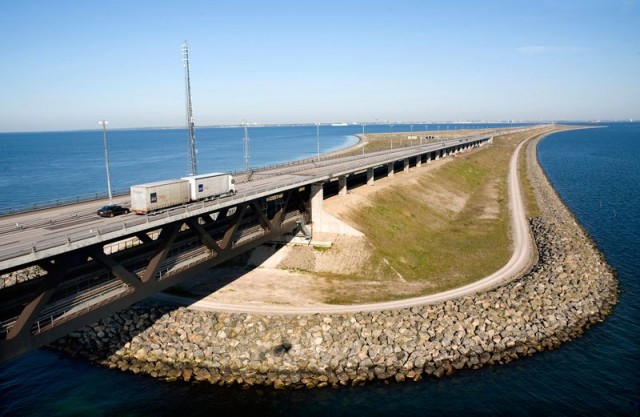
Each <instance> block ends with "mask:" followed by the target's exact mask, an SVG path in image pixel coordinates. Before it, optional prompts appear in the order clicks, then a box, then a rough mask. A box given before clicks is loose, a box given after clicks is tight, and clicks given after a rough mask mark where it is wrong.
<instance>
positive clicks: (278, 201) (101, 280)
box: [0, 127, 535, 361]
mask: <svg viewBox="0 0 640 417" xmlns="http://www.w3.org/2000/svg"><path fill="white" fill-rule="evenodd" d="M532 128H535V127H532ZM532 128H528V129H532ZM519 130H523V129H516V130H513V129H511V130H500V131H497V132H493V133H491V134H483V135H476V136H467V137H463V138H455V139H447V140H443V141H440V142H436V143H433V142H431V143H425V144H420V145H415V146H409V147H403V148H398V149H392V150H386V151H378V152H372V153H367V154H363V155H357V156H343V157H337V158H332V159H324V160H323V159H318V160H307V161H303V162H299V163H292V164H286V165H280V166H277V167H272V168H265V169H261V170H259V171H256V172H255V173H253V175H252V176H251V177H250V178H247V177H246V176H240V177H238V183H237V194H236V195H235V196H230V197H225V198H220V199H217V200H214V201H199V202H193V203H190V204H186V205H182V206H178V207H174V208H171V209H167V210H166V211H164V212H162V213H160V214H156V215H134V214H130V215H125V216H120V217H116V218H109V219H104V218H100V217H97V216H96V214H95V209H96V206H97V204H96V202H91V203H80V204H73V205H69V206H64V207H56V208H51V209H47V210H43V211H32V212H26V213H22V214H17V215H11V216H5V217H2V218H0V361H5V360H8V359H11V358H13V357H16V356H18V355H20V354H22V353H24V352H27V351H29V350H32V349H35V348H38V347H41V346H44V345H46V344H48V343H51V342H53V341H55V340H56V339H58V338H60V337H62V336H65V335H67V334H69V333H71V332H73V331H74V330H77V329H79V328H81V327H82V326H85V325H87V324H90V323H93V322H95V321H97V320H98V319H100V318H102V317H105V316H108V315H110V314H114V313H116V312H117V311H119V310H121V309H123V308H126V307H127V306H129V305H131V304H133V303H135V302H138V301H140V300H142V299H144V298H147V297H149V296H150V295H152V294H154V293H156V292H158V291H162V290H165V289H167V288H169V287H171V286H174V285H176V284H178V283H180V282H182V281H184V280H186V279H188V278H190V277H193V276H194V275H196V274H199V273H201V272H202V271H205V270H207V269H210V268H212V267H214V266H216V265H218V264H220V263H222V262H224V261H226V260H229V259H231V258H233V257H235V256H237V255H239V254H242V253H245V252H247V251H249V250H251V249H253V248H255V247H257V246H259V245H262V244H264V243H267V242H270V241H274V240H281V239H283V237H286V236H291V237H292V236H293V235H296V234H298V235H302V236H306V237H307V238H310V237H311V236H310V232H309V229H308V227H307V225H308V224H311V225H312V229H313V230H316V231H319V230H321V229H322V228H323V224H322V201H323V199H324V197H325V195H332V194H344V193H346V192H347V190H348V188H349V187H356V186H361V185H372V184H373V183H374V182H375V180H376V179H379V178H381V177H385V176H392V175H394V174H395V173H396V172H402V171H408V170H410V169H413V168H418V167H420V166H421V165H422V164H426V163H429V162H430V161H433V160H437V159H439V158H443V157H447V156H450V155H453V154H456V153H458V152H462V151H465V150H468V149H470V148H475V147H479V146H483V145H485V144H488V143H491V142H492V140H493V136H494V135H499V134H500V135H501V134H508V133H513V132H514V131H519ZM114 203H120V204H127V203H128V197H127V196H120V197H117V198H116V199H114Z"/></svg>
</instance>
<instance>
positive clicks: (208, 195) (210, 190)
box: [181, 172, 236, 201]
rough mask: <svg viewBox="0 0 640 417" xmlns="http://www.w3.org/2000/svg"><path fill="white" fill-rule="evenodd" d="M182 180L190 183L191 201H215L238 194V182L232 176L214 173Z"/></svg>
mask: <svg viewBox="0 0 640 417" xmlns="http://www.w3.org/2000/svg"><path fill="white" fill-rule="evenodd" d="M181 179H183V180H186V181H189V192H190V198H191V201H199V200H213V199H214V198H218V197H225V196H229V195H233V194H235V193H236V182H235V180H234V179H233V175H230V174H225V173H222V172H212V173H210V174H201V175H192V176H189V177H182V178H181Z"/></svg>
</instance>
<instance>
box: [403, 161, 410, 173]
mask: <svg viewBox="0 0 640 417" xmlns="http://www.w3.org/2000/svg"><path fill="white" fill-rule="evenodd" d="M402 171H404V172H409V158H407V159H405V160H404V167H403V168H402Z"/></svg>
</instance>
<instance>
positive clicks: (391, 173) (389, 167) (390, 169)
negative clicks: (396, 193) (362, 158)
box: [387, 162, 394, 177]
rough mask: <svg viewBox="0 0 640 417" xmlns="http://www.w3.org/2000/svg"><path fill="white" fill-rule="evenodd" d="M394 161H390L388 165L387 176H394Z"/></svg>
mask: <svg viewBox="0 0 640 417" xmlns="http://www.w3.org/2000/svg"><path fill="white" fill-rule="evenodd" d="M393 165H394V163H393V162H389V165H387V177H393Z"/></svg>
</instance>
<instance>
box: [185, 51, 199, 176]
mask: <svg viewBox="0 0 640 417" xmlns="http://www.w3.org/2000/svg"><path fill="white" fill-rule="evenodd" d="M182 61H183V62H184V80H185V88H186V90H185V96H186V100H187V127H188V128H189V147H188V153H189V160H190V162H191V167H190V169H191V175H196V174H197V173H198V165H197V163H196V135H195V129H194V125H193V108H192V105H191V77H190V76H189V44H188V43H187V41H184V43H183V44H182Z"/></svg>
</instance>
